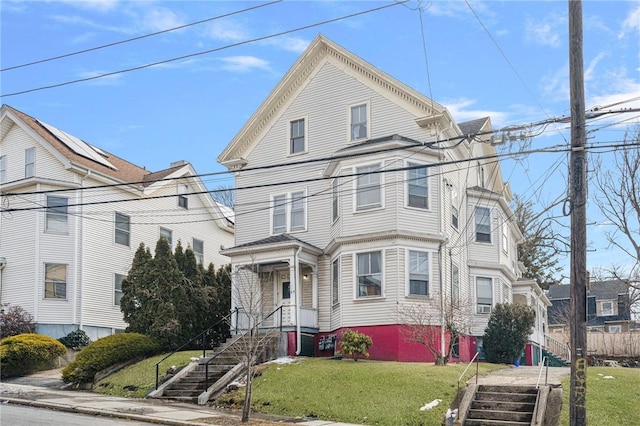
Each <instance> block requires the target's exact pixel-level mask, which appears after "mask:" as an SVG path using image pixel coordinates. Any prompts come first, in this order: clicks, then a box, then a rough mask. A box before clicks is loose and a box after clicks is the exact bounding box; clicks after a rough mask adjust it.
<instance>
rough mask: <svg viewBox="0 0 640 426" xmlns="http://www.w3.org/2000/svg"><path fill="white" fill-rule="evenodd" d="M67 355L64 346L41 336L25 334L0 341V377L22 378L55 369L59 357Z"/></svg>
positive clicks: (50, 338) (52, 339)
mask: <svg viewBox="0 0 640 426" xmlns="http://www.w3.org/2000/svg"><path fill="white" fill-rule="evenodd" d="M66 353H67V349H66V348H65V347H64V345H63V344H62V343H60V342H58V341H57V340H56V339H54V338H52V337H49V336H45V335H43V334H36V333H26V334H19V335H17V336H11V337H7V338H5V339H2V340H0V366H1V368H0V373H1V374H0V376H1V377H2V378H7V377H17V376H24V375H26V374H30V373H34V372H36V371H41V370H48V369H51V368H55V367H56V364H55V361H56V359H57V358H58V357H59V356H62V355H64V354H66Z"/></svg>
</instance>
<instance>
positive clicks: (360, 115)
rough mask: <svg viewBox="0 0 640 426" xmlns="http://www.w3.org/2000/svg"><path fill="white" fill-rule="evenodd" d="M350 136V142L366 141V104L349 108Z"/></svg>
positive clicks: (367, 120) (367, 121)
mask: <svg viewBox="0 0 640 426" xmlns="http://www.w3.org/2000/svg"><path fill="white" fill-rule="evenodd" d="M350 119H351V121H350V123H351V132H350V133H351V136H350V140H352V141H355V140H358V139H366V138H367V137H368V133H369V132H368V123H369V119H368V114H367V104H360V105H354V106H352V107H351V117H350Z"/></svg>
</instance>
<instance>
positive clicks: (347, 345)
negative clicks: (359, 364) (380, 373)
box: [340, 330, 373, 361]
mask: <svg viewBox="0 0 640 426" xmlns="http://www.w3.org/2000/svg"><path fill="white" fill-rule="evenodd" d="M372 344H373V340H372V339H371V337H369V336H367V335H366V334H363V333H360V332H358V331H355V330H345V331H344V332H343V333H342V336H341V341H340V350H341V352H342V354H343V355H346V356H350V357H352V358H353V360H354V361H357V360H358V358H360V357H366V358H369V348H370V347H371V345H372Z"/></svg>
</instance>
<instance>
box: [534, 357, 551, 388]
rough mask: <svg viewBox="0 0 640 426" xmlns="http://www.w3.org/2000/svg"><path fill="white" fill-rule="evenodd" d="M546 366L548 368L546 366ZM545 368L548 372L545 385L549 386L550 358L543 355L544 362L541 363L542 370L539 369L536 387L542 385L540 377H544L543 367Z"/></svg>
mask: <svg viewBox="0 0 640 426" xmlns="http://www.w3.org/2000/svg"><path fill="white" fill-rule="evenodd" d="M545 367H546V368H545ZM543 368H545V370H546V373H545V376H544V385H545V386H547V382H548V380H549V358H547V357H546V356H545V357H542V364H541V365H540V371H538V381H537V382H536V389H538V388H539V387H540V378H541V377H542V369H543Z"/></svg>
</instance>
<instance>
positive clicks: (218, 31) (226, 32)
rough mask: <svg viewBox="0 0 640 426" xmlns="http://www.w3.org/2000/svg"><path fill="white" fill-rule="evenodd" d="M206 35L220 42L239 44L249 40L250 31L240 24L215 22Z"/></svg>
mask: <svg viewBox="0 0 640 426" xmlns="http://www.w3.org/2000/svg"><path fill="white" fill-rule="evenodd" d="M206 34H207V35H208V36H209V37H211V38H213V39H215V40H220V41H226V42H231V43H235V42H239V41H244V40H246V39H248V38H249V31H248V30H247V29H246V28H245V27H244V26H243V25H241V24H240V23H238V22H231V21H224V22H222V21H220V22H213V23H212V24H210V25H209V26H208V28H207V30H206Z"/></svg>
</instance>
